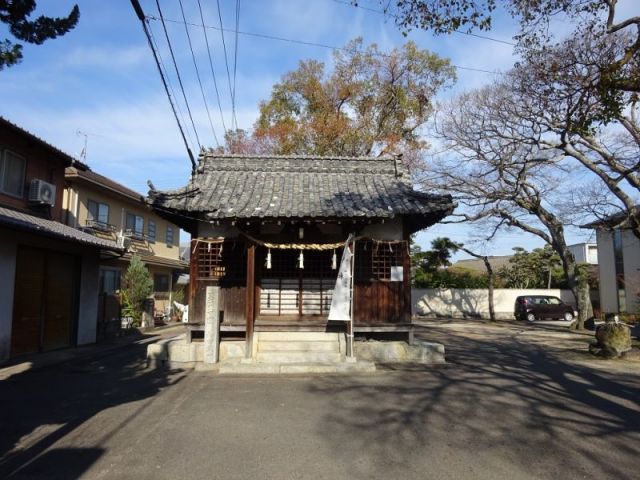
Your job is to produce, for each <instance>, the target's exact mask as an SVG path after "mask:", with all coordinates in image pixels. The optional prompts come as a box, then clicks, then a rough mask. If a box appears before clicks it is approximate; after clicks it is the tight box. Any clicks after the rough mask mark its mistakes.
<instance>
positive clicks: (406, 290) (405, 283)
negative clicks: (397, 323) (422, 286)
mask: <svg viewBox="0 0 640 480" xmlns="http://www.w3.org/2000/svg"><path fill="white" fill-rule="evenodd" d="M401 248H402V274H403V278H402V292H403V294H404V312H403V313H404V315H403V321H405V322H409V323H411V258H410V257H409V251H408V250H409V242H408V241H407V242H406V243H405V244H403V245H402V246H401Z"/></svg>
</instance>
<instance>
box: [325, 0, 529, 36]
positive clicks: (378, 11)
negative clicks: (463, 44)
mask: <svg viewBox="0 0 640 480" xmlns="http://www.w3.org/2000/svg"><path fill="white" fill-rule="evenodd" d="M332 1H333V2H335V3H339V4H341V5H346V6H349V7H354V8H359V9H361V10H366V11H368V12H373V13H377V14H379V15H382V16H385V17H391V18H395V19H398V16H397V15H394V14H393V13H389V12H387V11H385V10H378V9H375V8H371V7H364V6H362V5H360V4H357V3H351V2H347V1H345V0H332ZM454 32H455V33H458V34H460V35H467V36H469V37H476V38H481V39H483V40H489V41H491V42H496V43H502V44H504V45H511V46H512V47H516V46H517V45H516V44H515V43H513V42H508V41H506V40H500V39H499V38H493V37H488V36H486V35H479V34H477V33H471V32H464V31H462V30H454Z"/></svg>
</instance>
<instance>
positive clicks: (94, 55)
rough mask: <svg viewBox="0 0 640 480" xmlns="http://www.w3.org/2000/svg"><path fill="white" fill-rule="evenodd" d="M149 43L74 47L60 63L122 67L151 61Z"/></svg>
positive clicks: (94, 66)
mask: <svg viewBox="0 0 640 480" xmlns="http://www.w3.org/2000/svg"><path fill="white" fill-rule="evenodd" d="M150 61H151V58H150V51H149V47H148V46H147V45H137V46H128V47H122V46H98V45H95V46H82V47H76V48H74V49H72V50H71V51H70V52H69V53H68V54H67V55H66V56H65V57H64V60H62V62H61V63H60V64H59V65H60V67H61V68H69V67H72V68H73V67H82V68H108V69H122V68H131V67H136V66H139V65H140V64H141V63H146V62H150Z"/></svg>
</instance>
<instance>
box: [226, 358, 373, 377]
mask: <svg viewBox="0 0 640 480" xmlns="http://www.w3.org/2000/svg"><path fill="white" fill-rule="evenodd" d="M375 371H376V366H375V364H374V363H373V362H363V361H359V362H353V363H352V362H349V363H346V362H345V363H315V362H305V363H282V364H277V363H258V362H256V363H246V364H244V363H239V364H232V363H228V364H220V369H219V373H220V374H221V375H278V374H282V375H286V374H290V375H295V374H308V373H370V372H375Z"/></svg>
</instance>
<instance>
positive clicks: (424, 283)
mask: <svg viewBox="0 0 640 480" xmlns="http://www.w3.org/2000/svg"><path fill="white" fill-rule="evenodd" d="M458 250H462V251H463V252H465V253H466V254H467V255H471V256H472V257H474V258H478V259H480V260H482V261H483V263H484V266H485V268H486V269H487V274H486V275H478V274H477V273H475V272H469V271H463V270H457V269H445V267H449V266H451V261H450V259H451V255H452V254H454V253H455V252H457V251H458ZM411 265H412V268H413V270H414V271H415V273H413V272H412V278H413V279H414V280H413V281H414V285H415V286H416V287H419V288H488V289H489V299H488V300H489V317H490V319H491V321H494V320H495V319H496V316H495V308H494V300H493V290H494V287H495V274H494V271H493V267H492V266H491V263H490V262H489V258H488V257H487V256H486V255H479V254H477V253H475V252H473V251H471V250H470V249H469V248H467V247H465V246H464V244H462V243H458V242H454V241H452V240H451V239H449V238H447V237H438V238H434V239H433V240H432V241H431V250H427V251H426V252H422V251H421V250H420V248H419V247H418V248H417V250H415V251H412V258H411Z"/></svg>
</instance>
